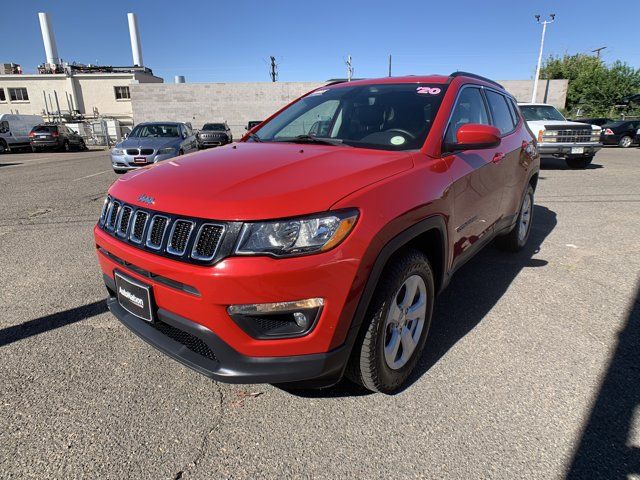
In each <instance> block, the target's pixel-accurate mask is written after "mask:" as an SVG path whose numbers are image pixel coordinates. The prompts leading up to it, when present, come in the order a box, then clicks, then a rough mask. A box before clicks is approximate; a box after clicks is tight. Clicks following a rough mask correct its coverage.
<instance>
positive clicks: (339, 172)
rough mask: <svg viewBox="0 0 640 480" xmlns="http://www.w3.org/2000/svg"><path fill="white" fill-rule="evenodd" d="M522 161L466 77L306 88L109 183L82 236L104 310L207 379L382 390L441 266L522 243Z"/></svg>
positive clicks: (418, 327) (531, 163)
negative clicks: (212, 141)
mask: <svg viewBox="0 0 640 480" xmlns="http://www.w3.org/2000/svg"><path fill="white" fill-rule="evenodd" d="M326 117H329V118H331V119H332V121H331V125H332V127H330V128H329V129H328V131H327V133H326V134H325V135H324V136H315V135H310V134H309V130H310V129H311V128H312V126H313V125H314V124H315V122H316V121H318V119H322V120H323V119H325V118H326ZM338 119H339V120H338ZM323 121H324V120H323ZM539 166H540V158H539V155H538V152H537V148H536V141H535V139H534V138H533V137H532V135H531V133H530V131H529V130H528V128H527V127H526V124H525V123H524V120H523V118H522V116H521V113H520V111H519V109H518V107H517V105H516V102H515V100H514V99H513V97H511V95H510V94H509V93H507V92H506V91H505V90H504V88H502V86H500V85H499V84H497V83H495V82H493V81H490V80H488V79H485V78H483V77H479V76H476V75H473V74H467V73H463V72H456V73H454V74H452V75H451V76H439V75H435V76H409V77H399V78H382V79H377V80H376V79H374V80H361V81H352V82H344V83H337V84H332V85H329V86H323V87H321V88H319V89H317V90H315V91H313V92H311V93H310V94H309V95H307V96H304V97H301V98H300V99H298V100H297V101H295V102H294V103H292V104H291V105H289V106H288V107H286V108H285V109H283V110H282V111H280V112H278V113H277V114H275V115H274V116H272V117H271V118H270V119H268V120H267V121H266V122H265V123H263V124H262V126H261V127H259V129H258V130H257V132H251V133H250V134H249V135H247V136H245V137H243V140H242V141H241V142H240V143H238V144H237V147H236V148H233V149H231V148H229V149H226V148H225V149H213V150H208V151H203V152H200V153H197V154H194V155H191V156H189V157H188V158H185V159H183V160H181V161H180V163H179V165H178V166H173V165H169V164H163V165H159V166H157V167H156V168H151V169H148V170H146V171H143V172H141V173H140V174H138V175H136V176H132V177H128V178H126V179H121V180H119V181H116V182H115V183H114V184H113V185H112V186H111V188H110V189H109V192H108V196H107V198H106V200H105V203H104V206H103V208H102V211H101V214H100V217H99V220H98V223H97V225H96V226H95V229H94V234H95V244H96V248H97V254H98V259H99V262H100V266H101V269H102V273H103V277H104V281H105V284H106V287H107V290H108V292H109V299H108V301H107V304H108V306H109V309H110V310H111V312H112V313H113V314H114V315H115V316H116V317H117V318H118V319H119V320H120V321H121V322H122V323H124V324H125V325H126V326H127V327H128V328H130V329H131V330H132V331H133V332H135V333H136V334H137V335H138V336H140V337H141V338H142V339H144V340H145V341H147V342H149V343H150V344H151V345H153V346H155V347H156V348H158V349H159V350H161V351H163V352H164V353H166V354H168V355H170V356H171V357H174V358H175V359H177V360H179V361H180V362H182V363H183V364H185V365H187V366H188V367H191V368H193V369H194V370H196V371H198V372H200V373H203V374H205V375H207V376H209V377H211V378H213V379H216V380H221V381H226V382H235V383H257V382H268V383H276V384H287V385H289V386H290V387H291V386H301V385H305V386H310V385H313V386H316V387H318V386H327V385H331V384H334V383H335V382H337V381H338V380H339V379H340V378H341V377H342V376H343V374H346V375H347V376H348V377H349V378H350V379H351V380H353V381H355V382H357V383H359V384H361V385H363V386H365V387H366V388H368V389H370V390H373V391H379V392H386V393H391V392H394V391H396V390H398V389H399V388H401V386H402V385H403V384H404V382H405V381H406V379H407V377H408V376H409V375H410V373H411V371H412V370H413V368H414V366H415V365H416V362H417V361H418V359H419V358H420V356H421V353H422V350H423V347H424V345H425V341H426V338H427V333H428V331H429V326H430V324H431V318H432V313H433V306H434V300H435V296H436V294H437V293H438V292H440V291H441V290H442V289H443V288H445V286H446V285H447V283H448V282H449V280H450V278H451V276H452V275H453V273H454V272H455V271H456V269H458V268H459V267H460V266H461V265H463V264H464V263H465V262H466V261H467V260H469V259H470V258H471V257H472V256H473V255H474V254H475V253H477V252H478V251H480V249H481V248H482V247H483V246H485V245H486V244H488V243H489V242H490V241H491V240H492V239H494V238H496V239H497V240H499V243H498V244H499V245H500V246H501V247H502V248H504V249H505V250H509V251H517V250H521V249H522V248H523V247H524V246H525V245H526V243H527V240H528V238H529V233H530V231H531V224H532V221H533V213H534V207H533V205H534V191H535V188H536V185H537V183H538V171H539ZM463 293H464V292H462V293H461V294H463ZM480 294H481V293H480Z"/></svg>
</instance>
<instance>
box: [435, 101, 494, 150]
mask: <svg viewBox="0 0 640 480" xmlns="http://www.w3.org/2000/svg"><path fill="white" fill-rule="evenodd" d="M467 123H480V124H483V125H489V115H488V114H487V109H486V107H485V104H484V100H483V99H482V93H481V92H480V89H478V88H465V89H463V90H462V91H461V92H460V95H459V96H458V100H457V101H456V105H455V107H454V108H453V113H452V114H451V120H450V121H449V128H448V129H447V134H446V135H445V141H446V142H447V143H455V141H456V134H457V133H458V129H459V128H460V127H461V126H462V125H465V124H467Z"/></svg>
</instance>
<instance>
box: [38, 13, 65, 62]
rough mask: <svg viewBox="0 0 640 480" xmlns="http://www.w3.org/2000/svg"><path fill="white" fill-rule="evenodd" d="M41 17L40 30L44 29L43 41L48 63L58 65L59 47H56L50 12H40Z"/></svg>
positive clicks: (39, 16)
mask: <svg viewBox="0 0 640 480" xmlns="http://www.w3.org/2000/svg"><path fill="white" fill-rule="evenodd" d="M38 18H40V30H42V41H43V42H44V51H45V53H46V55H47V63H48V64H50V65H58V64H59V63H60V58H58V47H56V38H55V37H54V36H53V28H52V27H51V18H50V17H49V14H48V13H43V12H40V13H38Z"/></svg>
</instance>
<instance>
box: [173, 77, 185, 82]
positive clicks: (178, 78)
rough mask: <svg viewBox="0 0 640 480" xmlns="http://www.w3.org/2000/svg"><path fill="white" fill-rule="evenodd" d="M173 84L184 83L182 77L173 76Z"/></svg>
mask: <svg viewBox="0 0 640 480" xmlns="http://www.w3.org/2000/svg"><path fill="white" fill-rule="evenodd" d="M173 82H174V83H184V75H175V76H174V77H173Z"/></svg>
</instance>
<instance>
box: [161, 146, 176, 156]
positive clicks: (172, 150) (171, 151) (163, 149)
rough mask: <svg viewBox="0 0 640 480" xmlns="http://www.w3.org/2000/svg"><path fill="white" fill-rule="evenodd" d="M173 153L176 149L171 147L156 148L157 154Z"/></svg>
mask: <svg viewBox="0 0 640 480" xmlns="http://www.w3.org/2000/svg"><path fill="white" fill-rule="evenodd" d="M175 153H176V149H175V148H171V147H167V148H161V149H160V150H158V155H173V154H175Z"/></svg>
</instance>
